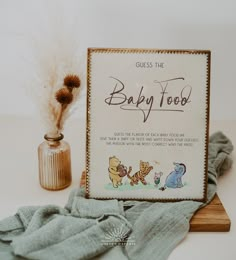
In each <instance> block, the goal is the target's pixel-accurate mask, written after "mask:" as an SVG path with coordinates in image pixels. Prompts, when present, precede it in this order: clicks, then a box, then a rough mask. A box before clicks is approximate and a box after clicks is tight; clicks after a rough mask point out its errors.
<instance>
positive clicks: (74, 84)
mask: <svg viewBox="0 0 236 260" xmlns="http://www.w3.org/2000/svg"><path fill="white" fill-rule="evenodd" d="M64 85H65V86H66V87H68V88H69V89H73V88H79V87H80V78H79V77H78V76H77V75H67V76H66V77H65V78H64Z"/></svg>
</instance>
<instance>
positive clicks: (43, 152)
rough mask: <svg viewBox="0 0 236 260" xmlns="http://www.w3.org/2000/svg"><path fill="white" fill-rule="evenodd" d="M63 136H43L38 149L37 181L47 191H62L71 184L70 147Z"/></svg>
mask: <svg viewBox="0 0 236 260" xmlns="http://www.w3.org/2000/svg"><path fill="white" fill-rule="evenodd" d="M63 138H64V136H63V134H58V135H54V136H52V135H49V134H46V135H45V136H44V139H45V140H46V141H44V142H43V143H41V144H40V145H39V147H38V160H39V181H40V185H41V186H42V187H43V188H44V189H47V190H62V189H64V188H66V187H68V186H69V185H70V184H71V156H70V146H69V144H68V143H67V142H65V141H63V140H62V139H63Z"/></svg>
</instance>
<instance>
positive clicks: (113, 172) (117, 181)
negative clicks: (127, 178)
mask: <svg viewBox="0 0 236 260" xmlns="http://www.w3.org/2000/svg"><path fill="white" fill-rule="evenodd" d="M120 164H121V162H120V160H119V159H118V158H117V157H115V156H113V157H110V158H109V168H108V172H109V177H110V180H111V182H112V185H113V187H114V188H117V187H118V185H122V182H121V181H122V177H121V176H120V175H119V174H120V172H119V171H118V168H117V167H118V166H119V165H120Z"/></svg>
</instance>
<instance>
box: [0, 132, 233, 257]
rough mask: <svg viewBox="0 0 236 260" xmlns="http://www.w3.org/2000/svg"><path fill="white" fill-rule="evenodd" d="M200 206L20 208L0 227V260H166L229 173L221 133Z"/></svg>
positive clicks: (77, 199) (80, 198)
mask: <svg viewBox="0 0 236 260" xmlns="http://www.w3.org/2000/svg"><path fill="white" fill-rule="evenodd" d="M209 141H210V142H209V156H208V192H207V202H206V203H205V204H203V203H201V202H196V201H181V202H172V203H160V202H140V201H124V202H123V201H117V200H107V201H101V200H94V199H85V198H84V190H83V189H77V190H74V191H72V192H71V194H70V196H69V199H68V202H67V204H66V206H65V207H64V208H61V207H59V206H55V205H46V206H39V207H22V208H20V209H19V210H18V212H17V213H16V215H15V216H12V217H8V218H6V219H4V220H2V221H0V259H4V260H8V259H12V260H14V259H22V258H23V259H40V260H44V259H45V260H48V259H50V260H54V259H57V260H65V259H68V260H73V259H75V260H77V259H92V258H94V259H95V258H96V257H97V259H112V260H113V259H119V260H122V259H131V260H132V259H135V260H139V259H140V260H141V259H157V260H158V259H159V260H165V259H167V258H168V256H169V254H170V253H171V252H172V250H173V249H174V248H175V247H176V246H177V245H178V243H180V242H181V240H182V239H183V238H184V237H185V236H186V235H187V233H188V230H189V221H190V219H191V217H192V216H193V214H194V212H196V210H198V209H199V208H200V207H203V206H205V205H206V204H207V203H209V202H210V201H211V200H212V198H213V196H214V194H215V192H216V187H217V178H218V177H219V176H220V175H222V174H223V173H224V172H225V171H226V170H228V169H229V168H230V167H231V164H232V160H231V158H230V153H231V152H232V150H233V145H232V143H231V142H230V140H229V139H228V138H227V137H226V136H225V135H224V134H223V133H221V132H218V133H216V134H214V135H212V136H211V138H210V140H209Z"/></svg>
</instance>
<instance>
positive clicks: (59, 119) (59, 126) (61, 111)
mask: <svg viewBox="0 0 236 260" xmlns="http://www.w3.org/2000/svg"><path fill="white" fill-rule="evenodd" d="M67 106H68V104H62V105H61V108H60V111H59V114H58V117H57V124H56V126H57V128H58V129H61V119H62V116H63V112H64V111H65V110H66V108H67Z"/></svg>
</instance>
